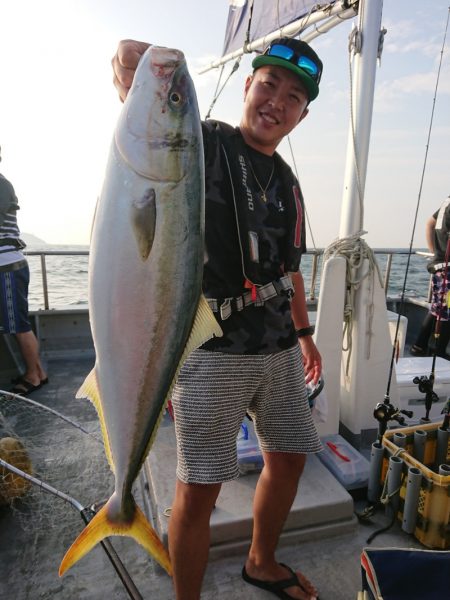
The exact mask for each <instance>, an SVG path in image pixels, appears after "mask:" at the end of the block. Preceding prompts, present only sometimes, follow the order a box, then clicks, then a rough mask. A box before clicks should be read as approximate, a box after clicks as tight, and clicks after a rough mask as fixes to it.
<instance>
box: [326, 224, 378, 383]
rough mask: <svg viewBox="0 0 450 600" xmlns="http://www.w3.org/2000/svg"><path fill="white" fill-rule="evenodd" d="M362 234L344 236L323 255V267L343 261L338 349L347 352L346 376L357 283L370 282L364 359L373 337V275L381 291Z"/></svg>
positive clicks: (369, 252)
mask: <svg viewBox="0 0 450 600" xmlns="http://www.w3.org/2000/svg"><path fill="white" fill-rule="evenodd" d="M365 233H366V232H365V231H358V232H357V233H355V234H353V235H351V236H348V237H346V238H341V239H338V240H336V241H334V242H332V243H331V244H330V245H329V246H328V247H327V248H326V249H325V252H324V256H323V264H324V265H325V262H326V261H327V260H328V258H331V257H335V256H341V257H343V258H345V261H346V264H347V266H346V286H345V290H346V291H345V296H346V297H345V304H344V333H343V344H342V349H343V350H344V351H346V352H348V355H347V365H346V375H348V370H349V366H350V358H351V354H352V332H353V315H354V312H355V297H356V291H357V290H358V288H359V287H360V285H361V283H362V282H363V281H364V280H365V279H369V282H370V301H369V303H368V305H367V314H366V337H367V345H366V358H369V357H370V343H371V337H372V335H373V330H372V321H373V313H374V286H373V281H374V277H375V273H376V274H377V275H378V279H379V282H380V285H381V287H383V281H382V277H381V273H380V269H379V267H378V263H377V261H376V258H375V254H374V252H373V250H372V249H371V248H370V247H369V246H368V244H367V243H366V242H365V241H364V240H363V239H361V235H363V234H365ZM365 260H366V261H367V269H366V271H365V272H361V271H362V266H363V263H364V261H365Z"/></svg>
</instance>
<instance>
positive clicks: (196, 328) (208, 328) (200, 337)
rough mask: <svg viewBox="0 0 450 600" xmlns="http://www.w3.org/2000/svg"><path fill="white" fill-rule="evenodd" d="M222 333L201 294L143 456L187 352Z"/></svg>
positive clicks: (155, 430) (151, 440)
mask: <svg viewBox="0 0 450 600" xmlns="http://www.w3.org/2000/svg"><path fill="white" fill-rule="evenodd" d="M222 335H223V332H222V329H221V327H220V325H219V323H218V322H217V320H216V318H215V316H214V313H213V311H212V310H211V308H210V306H209V304H208V302H207V300H206V298H205V297H204V295H203V294H201V296H200V300H199V303H198V308H197V313H196V315H195V317H194V322H193V325H192V329H191V333H190V335H189V338H188V341H187V343H186V346H185V348H184V351H183V354H182V356H181V359H180V362H179V363H178V366H177V370H176V371H175V375H174V378H173V379H172V383H171V384H170V388H169V391H168V392H167V395H166V399H165V401H164V404H163V406H162V408H161V412H160V413H159V416H158V420H157V421H156V424H155V426H154V428H153V434H152V436H151V437H150V439H149V441H148V444H147V448H146V450H145V453H144V456H147V454H148V453H149V452H150V448H151V447H152V445H153V442H154V440H155V438H156V434H157V432H158V428H159V424H160V422H161V419H162V418H163V415H164V412H165V409H166V406H167V403H168V401H169V400H170V398H171V396H172V391H173V388H174V385H175V382H176V380H177V377H178V373H179V372H180V369H181V367H182V366H183V363H184V361H185V360H186V358H187V357H188V356H189V354H190V353H191V352H192V351H193V350H195V349H196V348H198V347H199V346H201V345H202V344H204V343H205V342H207V341H208V340H210V339H211V338H212V337H214V336H215V337H222Z"/></svg>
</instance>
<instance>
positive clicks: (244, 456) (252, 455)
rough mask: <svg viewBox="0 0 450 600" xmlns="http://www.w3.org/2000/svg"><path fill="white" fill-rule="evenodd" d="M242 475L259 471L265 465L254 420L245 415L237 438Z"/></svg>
mask: <svg viewBox="0 0 450 600" xmlns="http://www.w3.org/2000/svg"><path fill="white" fill-rule="evenodd" d="M236 444H237V458H238V468H239V473H240V475H246V474H248V473H259V471H261V469H262V468H263V466H264V460H263V457H262V453H261V449H260V447H259V442H258V438H257V437H256V433H255V429H254V427H253V422H252V421H250V419H249V418H247V417H245V419H244V421H243V423H242V425H241V429H240V431H239V434H238V436H237V440H236Z"/></svg>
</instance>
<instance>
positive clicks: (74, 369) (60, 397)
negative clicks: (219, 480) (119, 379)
mask: <svg viewBox="0 0 450 600" xmlns="http://www.w3.org/2000/svg"><path fill="white" fill-rule="evenodd" d="M92 365H93V358H92V357H84V358H78V359H76V360H75V359H73V358H72V359H67V358H64V359H49V362H48V372H49V378H50V383H49V384H48V385H46V386H44V387H43V388H42V389H41V390H39V391H38V392H36V393H35V394H33V399H34V400H36V401H37V402H40V403H42V404H44V405H46V406H49V407H51V408H53V409H55V410H57V411H59V412H60V413H62V414H63V415H66V416H68V417H70V418H72V419H74V420H76V421H77V422H78V423H80V424H81V425H84V426H85V427H86V428H87V429H88V430H89V431H90V432H92V433H94V432H96V431H98V424H97V420H96V415H95V411H94V409H93V408H92V406H91V405H90V403H89V402H85V401H82V400H76V399H75V392H76V391H77V389H78V387H79V385H80V383H81V382H82V380H83V379H84V377H85V375H86V374H87V373H88V371H89V370H90V369H91V367H92ZM8 387H9V383H8V381H5V380H4V378H3V380H0V389H8ZM57 422H58V420H57V419H56V420H55V419H53V420H51V421H49V420H42V421H41V420H40V419H39V418H36V422H35V424H34V426H35V428H38V429H39V433H40V434H41V439H42V440H43V442H42V443H43V444H44V448H43V451H44V452H43V453H44V455H45V456H47V457H51V456H52V454H51V453H52V449H53V451H54V454H55V455H57V459H58V463H60V467H62V468H59V469H58V473H56V475H55V474H54V473H52V463H51V460H50V458H48V461H49V462H50V465H48V464H47V463H45V464H44V466H43V467H42V468H39V470H38V469H36V471H38V476H40V477H41V479H43V480H46V479H49V481H50V480H51V483H52V485H53V486H54V487H56V488H57V489H59V490H61V491H64V492H65V493H66V494H69V495H70V496H72V497H74V498H76V499H78V500H79V501H80V502H82V503H83V506H90V505H91V504H93V503H95V502H99V501H102V500H104V499H105V497H106V495H107V493H108V492H109V491H110V490H111V488H112V476H111V475H110V474H109V469H108V466H107V464H106V461H105V460H104V458H103V448H102V446H101V445H100V444H90V445H87V443H86V442H87V439H86V434H82V433H80V432H77V434H76V435H74V434H73V431H72V430H74V428H73V427H72V426H68V425H66V424H63V425H61V424H59V425H58V426H55V423H57ZM67 427H68V428H69V429H67ZM61 437H62V438H63V439H62V440H61V439H60V438H61ZM25 441H26V440H25ZM61 443H62V444H63V445H62V446H61ZM45 444H47V446H46V447H45ZM61 448H62V449H61ZM96 455H98V456H96ZM93 464H94V467H92V465H93ZM93 469H94V470H93ZM145 470H146V475H147V476H148V478H149V481H150V485H151V486H153V484H152V478H153V479H154V480H155V481H160V482H163V483H161V485H163V487H164V490H165V491H164V490H163V489H162V488H161V485H160V486H158V485H154V486H153V488H154V489H153V492H152V495H153V505H152V508H153V512H154V520H155V523H156V525H157V526H159V528H160V530H161V531H162V533H163V535H164V534H165V533H166V524H165V523H164V518H163V517H161V514H160V513H161V511H163V509H164V507H167V506H168V505H169V504H170V494H171V489H172V488H173V483H174V474H173V471H174V448H173V432H171V428H170V424H169V423H168V422H167V421H165V422H164V424H163V426H162V427H161V428H160V432H159V436H158V440H157V442H156V445H155V447H154V450H153V451H152V452H151V454H150V459H149V461H148V462H147V465H146V469H145ZM314 472H316V476H313V475H314ZM317 473H318V474H319V476H317ZM254 478H255V476H254V475H250V476H249V475H247V476H244V477H242V478H240V479H239V480H238V481H237V482H233V483H230V484H225V485H224V487H223V490H222V493H221V495H220V497H219V500H218V508H217V509H216V512H215V514H214V516H213V521H212V522H213V542H214V543H213V550H212V552H211V561H210V563H209V566H208V569H207V572H206V576H205V581H204V587H203V594H202V599H205V600H208V599H209V600H213V599H214V600H217V598H220V599H222V598H223V599H226V600H233V599H235V598H241V597H243V596H244V595H245V597H246V598H249V599H252V600H257V599H260V600H263V599H264V598H267V599H268V598H270V597H273V596H271V595H270V594H268V593H267V592H264V591H262V590H259V589H256V588H253V587H251V586H249V585H248V584H245V583H244V582H243V580H242V579H241V577H240V571H241V568H242V565H243V563H244V560H245V551H246V547H247V545H248V536H249V533H250V521H249V519H250V509H251V495H252V490H253V483H254ZM236 490H239V495H236V494H237V492H236ZM330 490H332V494H331V495H330ZM142 491H144V494H143V493H142ZM300 492H301V493H300V496H299V498H298V502H297V501H296V510H294V512H293V514H292V515H291V517H290V523H288V528H289V529H290V531H291V532H290V533H288V534H287V535H285V536H284V538H283V541H282V544H281V547H280V550H279V553H278V557H279V560H280V561H282V562H285V563H287V564H289V565H291V566H292V567H296V568H300V569H301V570H302V571H303V572H304V573H305V574H306V575H307V576H308V577H309V578H310V579H311V580H312V581H314V583H315V584H316V586H317V587H318V588H319V590H320V597H321V599H322V600H327V599H328V600H352V599H356V597H357V592H358V591H359V590H360V589H361V575H360V554H361V550H362V548H363V547H364V546H366V545H367V544H366V540H367V538H368V537H369V536H370V535H371V534H372V533H373V532H374V531H376V530H378V529H379V528H380V527H383V526H385V525H386V524H387V522H388V520H387V518H386V516H385V515H384V514H383V513H377V514H375V516H374V517H373V518H372V522H371V524H368V525H362V524H360V523H359V522H358V520H357V519H356V518H355V517H354V515H353V508H354V506H353V502H352V498H351V497H350V496H349V494H348V493H347V492H346V491H345V490H344V489H343V488H342V487H341V486H340V485H339V484H338V483H337V482H336V481H335V480H334V478H332V477H331V475H330V474H329V473H328V471H326V470H325V469H324V467H323V466H322V465H321V463H320V462H319V461H318V460H317V459H315V458H313V459H312V460H311V461H310V462H309V464H308V468H307V469H306V472H305V475H304V478H303V479H302V484H301V490H300ZM39 494H44V492H39ZM44 495H45V496H48V494H44ZM333 495H334V500H335V501H336V499H337V500H338V502H337V503H336V505H335V506H337V507H338V508H335V507H334V506H333V499H332V497H331V496H333ZM136 497H137V500H138V502H139V503H140V504H141V505H143V506H144V507H145V508H147V509H148V506H147V505H148V502H146V501H145V502H144V497H145V498H147V497H148V494H147V492H146V484H145V482H144V479H143V478H141V481H140V482H139V484H138V485H137V487H136ZM52 500H53V508H52V507H50V508H48V509H47V510H46V509H45V507H44V508H42V505H41V504H39V507H38V508H37V509H36V510H35V507H34V506H33V504H30V503H26V502H23V503H22V506H21V505H20V504H19V505H18V506H17V508H18V509H21V508H22V510H21V512H22V513H25V517H26V518H25V519H24V518H22V517H21V518H19V513H18V512H17V511H16V510H11V509H9V508H2V509H0V530H1V535H0V561H1V564H2V574H3V576H2V578H1V580H0V597H1V598H5V599H6V598H15V599H16V600H37V599H46V598H58V599H61V600H75V599H77V600H82V599H89V600H104V599H105V598H110V599H111V600H112V599H118V600H119V599H122V598H123V599H125V598H128V597H129V595H128V593H127V591H126V590H125V588H124V586H123V584H122V582H121V581H120V579H119V577H118V576H117V574H116V573H115V571H114V569H113V567H112V565H111V564H110V562H109V560H108V558H107V556H106V554H105V553H104V551H103V550H102V548H101V547H97V548H95V549H94V550H93V551H92V552H91V553H89V554H88V555H87V556H86V557H85V558H83V559H82V560H81V561H80V562H79V563H78V564H77V565H75V566H74V567H73V568H72V569H71V570H70V571H69V572H68V573H67V574H66V575H65V576H64V577H63V578H59V577H58V567H59V563H60V560H61V558H62V556H63V554H64V552H65V551H66V549H67V548H68V547H69V545H70V544H71V543H72V542H73V540H74V538H75V537H76V535H77V534H78V533H79V532H80V531H81V529H82V527H83V523H82V520H81V518H80V515H79V514H77V510H75V509H74V508H73V507H72V506H70V505H67V504H65V503H64V502H63V501H62V500H60V499H59V498H52ZM155 500H156V504H155ZM155 506H156V512H155ZM236 506H240V507H241V513H242V514H239V515H236V514H231V513H232V512H233V511H236ZM355 506H356V508H357V509H358V510H361V509H362V508H363V507H364V506H365V501H364V500H357V501H355ZM61 507H62V508H61ZM45 510H46V514H44V515H43V514H42V512H43V511H44V512H45ZM324 512H328V513H329V519H328V522H327V523H325V524H324V525H320V524H319V521H320V520H321V519H318V515H319V514H321V513H324ZM44 517H45V518H44ZM224 522H227V523H230V522H232V526H231V527H230V526H229V527H224ZM22 523H25V526H23V524H22ZM230 532H231V533H230ZM112 542H113V546H114V548H115V549H116V551H117V553H118V555H119V556H120V558H121V560H122V561H123V563H124V565H125V567H126V569H127V570H128V572H129V574H130V575H131V577H132V579H133V581H134V583H135V584H136V586H137V588H138V590H139V591H140V593H141V595H142V597H143V598H144V599H147V598H148V599H150V598H152V599H155V600H156V599H157V600H169V599H171V598H173V593H172V588H171V580H170V578H169V577H168V576H167V575H166V574H165V573H164V572H162V570H161V569H160V568H159V567H157V566H155V565H154V563H153V562H152V561H151V560H150V559H149V557H148V555H147V554H146V552H145V551H144V550H143V549H141V548H140V546H139V545H138V544H136V543H135V542H134V541H133V540H131V539H129V538H113V539H112ZM372 546H374V547H392V546H395V547H414V548H421V547H422V548H423V546H421V545H420V544H419V543H418V542H417V540H415V538H413V537H411V536H408V535H406V534H404V533H403V532H402V531H401V530H400V528H399V525H398V523H395V525H394V527H392V528H391V529H390V530H389V531H388V532H386V533H383V534H381V535H379V536H378V537H377V538H376V540H375V541H374V542H373V543H372Z"/></svg>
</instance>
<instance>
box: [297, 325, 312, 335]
mask: <svg viewBox="0 0 450 600" xmlns="http://www.w3.org/2000/svg"><path fill="white" fill-rule="evenodd" d="M314 329H315V327H314V325H309V326H308V327H302V328H301V329H297V331H296V333H297V337H299V338H301V337H305V336H306V335H312V334H313V333H314Z"/></svg>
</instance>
